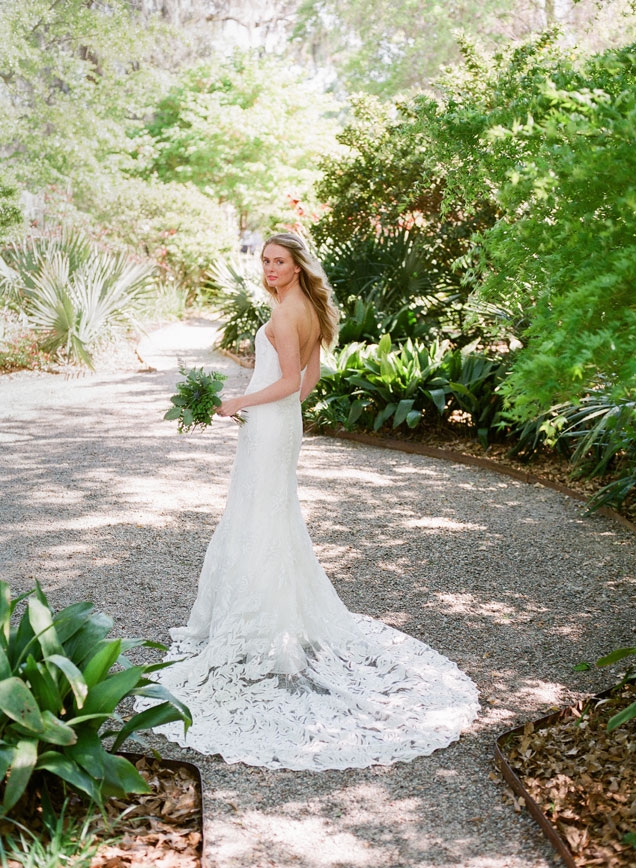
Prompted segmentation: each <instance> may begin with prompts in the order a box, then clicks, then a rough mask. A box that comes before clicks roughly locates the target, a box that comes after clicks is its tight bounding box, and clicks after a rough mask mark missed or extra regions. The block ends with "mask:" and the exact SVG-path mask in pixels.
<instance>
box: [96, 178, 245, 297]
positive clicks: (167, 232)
mask: <svg viewBox="0 0 636 868" xmlns="http://www.w3.org/2000/svg"><path fill="white" fill-rule="evenodd" d="M85 204H86V205H87V207H89V208H90V211H91V213H92V214H93V215H94V216H95V219H97V220H98V221H99V222H100V224H101V226H102V228H103V231H104V233H105V236H106V238H107V239H108V241H109V243H111V244H115V245H117V244H119V245H123V246H124V247H125V248H126V249H128V250H132V251H134V252H135V253H137V254H138V255H139V256H143V257H150V258H151V259H153V260H154V261H155V262H156V263H157V264H158V266H159V268H160V270H161V273H162V278H163V280H164V281H165V282H172V283H176V284H182V285H183V286H184V287H185V288H186V290H187V291H188V294H189V295H190V297H192V296H194V295H196V293H197V292H198V290H199V289H200V287H201V284H202V283H203V282H205V275H206V272H207V270H208V268H209V267H210V265H211V263H213V262H214V261H215V260H217V259H218V258H219V256H221V255H224V254H228V253H231V252H233V251H234V250H236V247H237V243H238V238H237V235H236V232H235V231H234V230H233V229H232V228H231V227H230V225H229V222H230V221H229V214H228V211H227V209H224V208H223V207H222V206H220V205H219V204H218V203H217V202H216V201H214V200H213V199H212V198H210V196H207V195H206V194H205V193H203V192H201V191H200V190H199V189H197V188H196V187H195V186H194V184H191V183H179V182H177V181H172V182H167V183H161V182H159V181H156V180H148V181H144V180H142V179H140V178H128V179H125V180H120V181H119V182H118V183H117V184H114V185H112V186H109V187H108V188H106V189H104V190H102V191H100V193H99V195H98V196H97V195H96V196H95V198H94V199H90V200H87V202H86V203H85Z"/></svg>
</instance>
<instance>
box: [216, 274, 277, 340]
mask: <svg viewBox="0 0 636 868" xmlns="http://www.w3.org/2000/svg"><path fill="white" fill-rule="evenodd" d="M207 289H208V292H209V293H210V297H211V301H212V303H213V304H214V305H215V307H216V308H217V309H218V311H219V313H220V314H221V317H222V318H223V320H224V323H225V324H224V326H223V334H222V335H221V339H220V340H219V346H220V347H222V348H223V349H224V350H231V351H233V352H236V353H239V352H245V351H247V352H248V353H253V352H254V337H255V335H256V332H257V331H258V329H259V328H260V327H261V326H262V325H263V323H266V322H267V320H268V319H269V318H270V316H271V312H272V309H271V306H270V303H269V300H268V298H267V294H266V291H265V290H264V289H263V286H262V285H261V283H260V280H259V279H258V278H257V276H256V274H255V273H253V272H251V271H250V270H249V268H242V267H241V266H240V265H236V264H232V263H228V262H224V261H218V262H216V263H215V264H214V265H213V266H212V267H211V268H210V269H209V271H208V282H207Z"/></svg>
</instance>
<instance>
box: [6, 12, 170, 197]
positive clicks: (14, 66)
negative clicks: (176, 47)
mask: <svg viewBox="0 0 636 868" xmlns="http://www.w3.org/2000/svg"><path fill="white" fill-rule="evenodd" d="M153 35H154V34H153V30H152V26H149V27H148V29H147V30H145V29H144V28H143V27H142V22H141V19H140V18H139V16H138V14H137V13H136V12H135V11H134V10H132V9H131V5H130V4H129V3H127V2H125V0H109V2H108V3H107V4H102V3H94V2H92V0H63V2H60V0H29V2H28V3H13V2H10V0H0V110H1V111H2V114H3V124H2V126H1V128H0V147H1V148H2V152H3V154H4V162H5V164H6V165H7V166H9V167H10V168H11V171H12V173H13V175H14V176H15V178H16V181H17V182H18V183H21V184H26V185H28V186H29V187H30V188H31V190H37V189H38V188H40V187H42V186H44V185H47V184H59V185H61V186H63V187H67V186H68V184H69V181H70V182H71V183H72V184H73V185H74V186H77V187H79V188H86V187H90V186H94V185H95V184H96V183H99V179H100V178H101V177H103V176H104V175H109V174H110V175H112V174H113V173H114V172H117V171H119V170H120V169H121V168H122V166H125V165H126V161H127V156H126V152H127V150H128V138H127V129H128V128H129V127H130V126H131V125H134V124H135V123H136V122H138V121H136V120H135V119H136V118H140V117H141V115H142V114H143V111H144V106H146V105H147V102H148V101H151V100H152V98H153V96H154V95H156V94H157V84H156V82H155V77H154V73H153V71H152V69H151V67H150V65H149V64H148V63H145V62H144V61H145V56H146V54H147V53H148V52H149V50H150V45H151V38H152V36H153Z"/></svg>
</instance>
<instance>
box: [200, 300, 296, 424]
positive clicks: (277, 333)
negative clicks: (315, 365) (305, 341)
mask: <svg viewBox="0 0 636 868" xmlns="http://www.w3.org/2000/svg"><path fill="white" fill-rule="evenodd" d="M270 322H271V326H272V331H273V333H274V338H275V340H276V351H277V353H278V361H279V364H280V369H281V373H282V376H281V378H280V379H279V380H276V382H275V383H272V384H271V385H269V386H266V387H265V388H264V389H259V390H258V392H250V393H249V394H247V395H239V396H238V397H236V398H228V399H227V400H226V401H223V403H222V404H221V406H220V407H219V409H218V410H217V413H218V414H219V416H234V415H236V413H240V412H241V410H244V409H245V408H246V407H255V406H256V405H258V404H269V403H270V402H271V401H280V400H281V398H286V397H287V396H288V395H293V394H294V392H297V391H298V390H299V389H300V340H299V337H298V324H297V321H296V317H295V316H294V315H293V314H291V313H289V312H288V311H286V310H285V309H284V308H283V307H278V308H276V309H275V310H273V311H272V318H271V321H270ZM266 338H267V336H266ZM267 340H269V338H267Z"/></svg>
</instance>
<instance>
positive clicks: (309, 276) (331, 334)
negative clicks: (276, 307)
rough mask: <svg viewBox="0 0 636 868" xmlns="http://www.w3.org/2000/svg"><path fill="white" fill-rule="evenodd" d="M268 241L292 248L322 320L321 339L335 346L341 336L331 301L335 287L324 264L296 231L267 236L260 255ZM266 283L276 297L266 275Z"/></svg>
mask: <svg viewBox="0 0 636 868" xmlns="http://www.w3.org/2000/svg"><path fill="white" fill-rule="evenodd" d="M269 244H278V245H280V246H281V247H284V248H285V249H286V250H289V252H290V253H291V256H292V259H293V260H294V263H295V264H296V265H298V266H300V272H299V273H298V282H299V283H300V288H301V289H302V291H303V292H304V293H305V295H306V296H307V298H308V299H309V300H310V302H311V303H312V305H313V306H314V310H315V311H316V314H317V316H318V322H319V323H320V342H321V344H322V345H323V346H324V347H325V348H326V349H328V348H329V347H331V346H333V344H334V343H335V342H336V339H337V337H338V319H339V314H338V309H337V308H336V307H335V306H334V304H333V302H332V300H331V296H332V289H331V287H330V286H329V282H328V280H327V275H326V274H325V272H324V271H323V268H322V265H321V264H320V262H318V260H317V259H316V258H315V256H312V254H311V253H310V252H309V249H308V248H307V245H306V244H305V242H304V241H303V240H302V238H300V236H298V235H295V234H294V233H293V232H279V233H278V234H276V235H272V236H271V237H270V238H268V239H267V240H266V241H265V243H264V244H263V248H262V250H261V258H262V256H263V252H264V251H265V248H266V247H267V246H268V245H269ZM263 286H264V287H265V289H266V290H267V291H268V292H269V294H270V295H272V296H273V297H274V298H276V290H275V289H272V287H270V285H269V284H268V283H267V280H266V279H265V277H263Z"/></svg>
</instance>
